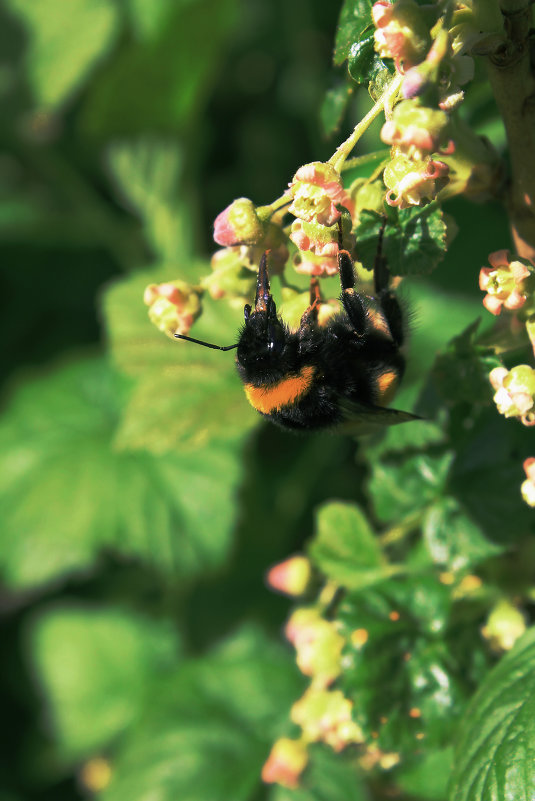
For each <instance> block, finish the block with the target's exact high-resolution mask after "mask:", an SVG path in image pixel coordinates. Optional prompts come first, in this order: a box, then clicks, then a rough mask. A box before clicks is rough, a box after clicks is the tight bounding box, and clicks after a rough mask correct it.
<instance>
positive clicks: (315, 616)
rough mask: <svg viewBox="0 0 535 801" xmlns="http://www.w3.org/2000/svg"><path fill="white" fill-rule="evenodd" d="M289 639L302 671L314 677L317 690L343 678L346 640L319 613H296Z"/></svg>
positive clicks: (290, 622)
mask: <svg viewBox="0 0 535 801" xmlns="http://www.w3.org/2000/svg"><path fill="white" fill-rule="evenodd" d="M286 636H287V638H288V639H289V641H290V642H291V643H292V644H293V646H294V647H295V649H296V651H297V655H296V660H297V665H298V667H299V670H300V671H301V672H302V673H304V674H305V676H313V677H314V684H315V686H316V687H327V686H328V685H329V684H331V683H332V682H333V681H334V680H335V679H336V677H337V676H338V675H339V674H340V671H341V661H340V660H341V654H342V649H343V647H344V645H345V640H344V638H343V637H342V636H341V635H340V634H339V633H338V631H337V630H336V624H335V623H332V622H330V621H328V620H325V619H324V618H322V617H321V615H320V613H319V612H318V610H317V609H315V608H314V607H301V608H299V609H296V611H295V612H294V613H293V614H292V616H291V617H290V619H289V620H288V623H287V625H286Z"/></svg>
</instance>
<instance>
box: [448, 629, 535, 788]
mask: <svg viewBox="0 0 535 801" xmlns="http://www.w3.org/2000/svg"><path fill="white" fill-rule="evenodd" d="M453 764H454V767H453V775H452V782H451V788H450V798H451V801H509V799H515V801H516V799H529V798H533V797H534V796H535V628H532V629H530V630H529V631H527V632H526V634H525V635H524V636H523V637H522V638H521V639H520V640H519V642H518V643H517V644H516V645H515V647H514V648H513V650H512V651H511V652H510V653H509V654H507V655H506V656H505V657H503V659H502V660H501V661H500V662H499V664H498V665H496V667H495V668H494V669H493V670H492V671H491V672H490V673H489V675H488V676H487V678H486V679H485V681H484V682H483V684H482V685H481V687H480V688H479V690H478V692H477V693H476V695H475V697H474V699H473V701H472V702H471V704H470V706H469V707H468V709H467V711H466V715H465V716H464V719H463V722H462V725H461V727H460V730H459V736H458V739H457V743H456V747H455V758H454V763H453Z"/></svg>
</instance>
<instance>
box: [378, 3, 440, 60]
mask: <svg viewBox="0 0 535 801" xmlns="http://www.w3.org/2000/svg"><path fill="white" fill-rule="evenodd" d="M372 17H373V21H374V23H375V27H376V29H377V30H376V31H375V49H376V50H377V52H378V53H379V55H380V56H381V57H383V58H393V59H394V60H395V62H396V67H397V69H398V70H400V69H401V67H402V66H403V68H404V69H409V68H410V67H412V66H414V65H415V64H418V63H419V62H420V61H422V60H423V59H424V58H425V55H426V53H427V51H428V49H429V47H430V45H431V37H430V35H429V29H428V26H427V24H426V21H425V19H424V18H423V16H422V13H421V11H420V8H419V7H418V5H417V3H415V2H414V0H397V3H395V4H394V5H392V4H391V3H390V2H388V0H378V2H376V3H374V5H373V6H372Z"/></svg>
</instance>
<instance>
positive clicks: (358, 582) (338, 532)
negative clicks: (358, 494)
mask: <svg viewBox="0 0 535 801" xmlns="http://www.w3.org/2000/svg"><path fill="white" fill-rule="evenodd" d="M308 553H309V556H310V558H311V559H312V561H313V562H314V563H315V565H316V566H317V567H318V568H319V569H320V570H321V571H322V572H323V573H325V575H326V576H328V577H329V578H331V579H333V580H334V581H336V582H337V583H339V584H341V585H342V586H344V587H347V588H349V589H362V588H364V587H368V586H370V585H372V584H375V583H377V582H378V581H381V580H382V579H384V578H385V577H386V576H388V575H391V574H392V573H395V572H397V571H398V570H399V568H398V567H396V566H394V565H387V564H386V561H385V559H384V556H383V554H382V552H381V547H380V545H379V542H378V540H377V538H376V537H375V536H374V534H373V531H372V529H371V528H370V525H369V523H368V521H367V520H366V518H365V516H364V515H363V513H362V512H361V511H360V509H359V508H358V507H357V506H355V505H353V504H349V503H339V502H333V503H329V504H326V505H324V506H322V508H321V509H320V510H319V512H318V516H317V533H316V536H315V537H314V539H313V540H312V542H311V543H310V545H309V548H308Z"/></svg>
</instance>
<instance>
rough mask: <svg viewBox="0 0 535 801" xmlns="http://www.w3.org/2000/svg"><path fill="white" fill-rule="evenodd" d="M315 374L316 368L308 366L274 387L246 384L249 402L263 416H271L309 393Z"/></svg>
mask: <svg viewBox="0 0 535 801" xmlns="http://www.w3.org/2000/svg"><path fill="white" fill-rule="evenodd" d="M314 373H315V369H314V367H312V366H311V365H307V366H306V367H303V368H302V369H301V370H300V371H299V372H298V373H296V374H295V375H291V376H288V377H286V378H283V379H281V380H280V381H279V382H278V383H277V384H273V385H272V386H263V387H255V386H253V385H252V384H245V387H244V388H245V394H246V395H247V400H248V401H249V403H250V404H251V406H253V408H255V409H256V410H257V411H259V412H262V414H270V413H271V412H275V411H277V410H278V409H281V408H282V407H283V406H290V405H291V404H292V403H295V402H296V401H298V400H300V399H301V398H302V397H303V395H306V393H307V392H308V391H309V389H310V387H311V386H312V382H313V380H314Z"/></svg>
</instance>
